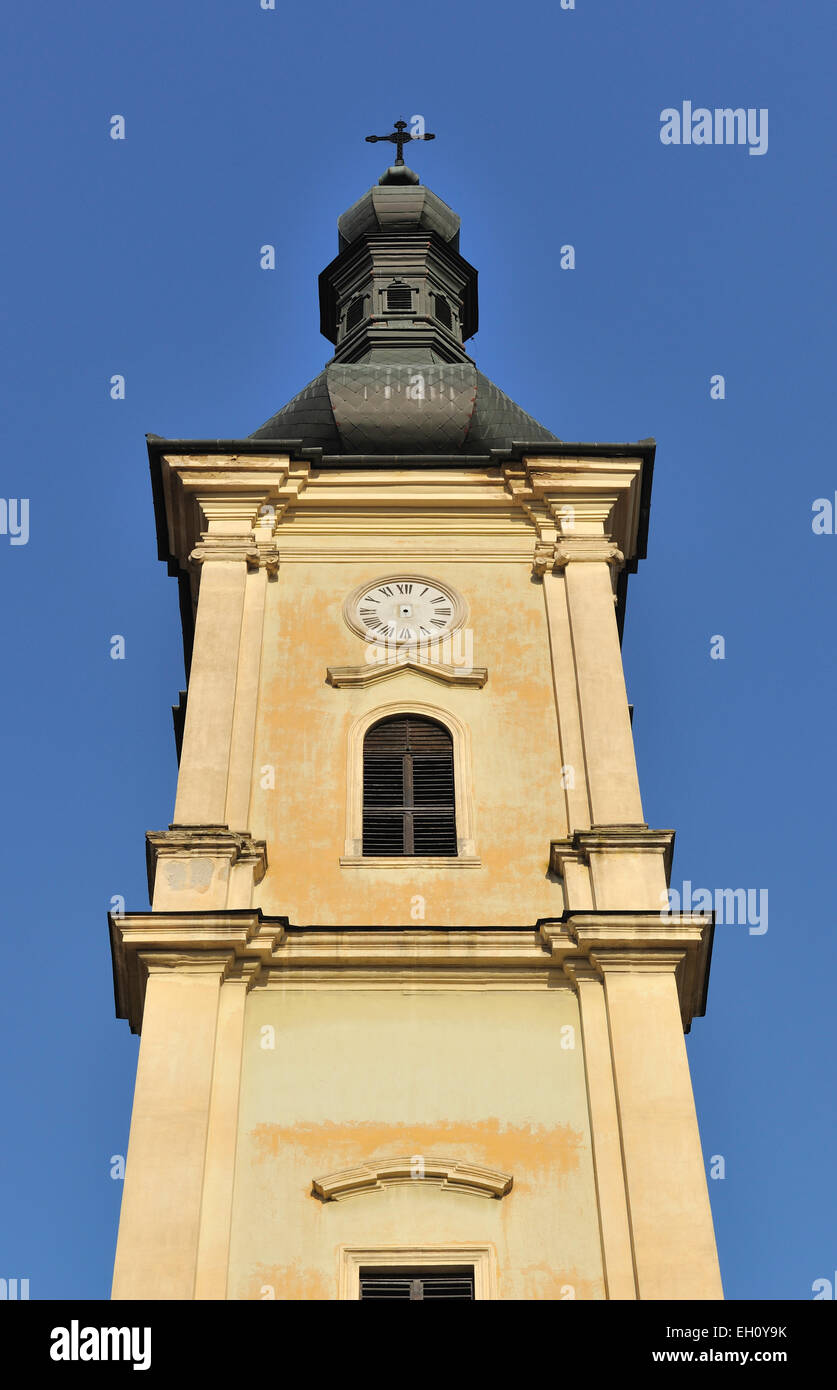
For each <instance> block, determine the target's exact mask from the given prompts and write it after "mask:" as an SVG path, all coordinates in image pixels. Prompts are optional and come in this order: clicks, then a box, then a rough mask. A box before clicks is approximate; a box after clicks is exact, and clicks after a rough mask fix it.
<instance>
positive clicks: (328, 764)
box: [249, 537, 580, 926]
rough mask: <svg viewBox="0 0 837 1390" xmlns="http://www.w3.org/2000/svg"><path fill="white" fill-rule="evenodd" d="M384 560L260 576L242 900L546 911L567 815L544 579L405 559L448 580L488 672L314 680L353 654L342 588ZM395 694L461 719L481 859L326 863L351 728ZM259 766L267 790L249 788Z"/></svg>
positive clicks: (294, 908)
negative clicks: (263, 870) (351, 685)
mask: <svg viewBox="0 0 837 1390" xmlns="http://www.w3.org/2000/svg"><path fill="white" fill-rule="evenodd" d="M398 553H399V544H398V538H397V537H396V538H393V540H392V554H393V555H395V556H397V555H398ZM397 568H398V561H397V559H396V561H395V563H393V561H392V560H390V561H389V562H376V561H356V560H355V561H345V562H336V561H333V562H329V561H321V560H318V561H317V562H316V563H305V562H302V561H293V562H289V563H287V564H284V565H283V566H282V567H281V568H280V572H279V575H278V577H277V579H276V581H275V582H273V583H271V584H269V585H268V595H267V605H266V613H265V636H264V649H263V657H262V667H261V681H260V694H259V712H258V721H257V734H256V748H255V758H254V776H253V801H252V804H251V814H250V827H249V828H250V829H251V831H252V833H253V834H254V835H255V836H257V837H258V838H264V839H265V840H266V841H267V845H268V858H269V868H268V872H267V875H266V877H265V879H264V881H263V882H262V883H261V885H260V886H259V888H258V889H257V890H256V898H255V902H256V905H257V906H259V907H261V908H262V909H263V910H264V911H265V912H266V913H272V914H283V915H287V916H288V917H289V918H290V920H291V921H292V922H294V923H297V924H308V923H312V924H317V925H324V926H325V925H345V926H354V925H364V924H368V923H375V924H378V925H388V926H400V925H404V924H409V923H410V920H411V918H410V905H411V901H412V899H413V898H414V896H415V895H418V894H420V895H421V896H422V897H424V899H425V902H426V907H425V913H426V916H425V918H424V920H425V921H426V923H427V924H428V925H435V926H461V925H474V926H480V925H492V924H495V925H516V924H520V923H528V922H532V923H534V922H535V921H536V920H537V918H539V917H546V916H550V915H554V914H557V913H560V912H561V911H562V910H563V895H562V889H561V886H560V884H559V883H558V882H557V881H555V880H553V879H550V878H548V877H547V870H548V861H549V842H550V839H551V838H552V837H558V836H562V835H564V834H566V812H565V805H564V795H563V793H562V792H561V790H560V773H561V758H560V752H559V743H558V732H557V721H556V714H555V704H554V695H553V686H552V673H551V667H550V657H549V640H548V635H547V628H546V617H545V610H544V601H543V591H542V586H541V584H540V583H537V582H533V580H532V572H531V563H530V562H525V561H521V562H517V563H514V562H507V563H503V562H493V563H492V562H484V561H474V560H472V559H469V560H467V561H466V560H463V561H459V562H457V561H454V560H445V561H438V560H426V561H421V562H418V561H416V560H415V559H410V560H407V561H405V562H404V564H403V569H404V570H405V571H406V572H419V573H424V574H427V575H428V576H430V577H432V578H436V579H439V580H442V581H446V582H448V583H449V584H452V585H454V586H455V587H456V588H457V589H459V591H460V592H461V593H462V594H463V596H464V597H465V599H466V602H467V604H468V606H469V609H470V618H469V622H468V626H469V627H470V628H471V630H472V632H473V634H474V636H473V642H474V656H473V660H474V664H475V665H477V666H485V667H487V668H488V683H487V685H485V687H484V688H483V689H481V690H480V689H467V688H461V687H453V688H449V687H447V686H444V685H442V684H440V683H439V682H437V681H434V680H431V679H429V678H427V677H425V676H423V675H418V674H414V673H412V672H400V673H399V674H398V675H396V676H395V677H393V678H392V679H391V680H386V681H382V682H380V683H379V684H376V685H374V686H372V687H368V688H366V689H360V690H350V689H335V688H333V687H331V686H329V685H327V684H326V679H325V677H326V668H327V667H328V666H355V665H360V664H362V663H364V658H365V643H364V642H363V641H362V639H361V638H359V637H357V636H356V635H355V634H354V633H353V632H352V631H351V630H350V629H349V628H348V627H347V626H346V624H345V623H344V621H343V618H342V612H341V609H342V603H343V599H344V597H345V595H346V594H347V593H348V592H349V591H350V590H351V589H352V588H353V587H354V586H355V585H357V584H361V583H364V582H368V583H369V584H370V585H371V584H373V583H374V582H376V581H377V580H378V579H379V578H380V577H381V576H383V575H386V574H392V573H393V572H394V571H395V570H396V569H397ZM409 700H416V701H419V702H422V703H425V704H434V705H437V706H439V707H441V708H442V709H446V710H449V711H451V712H452V713H453V714H455V715H457V716H458V717H459V719H460V720H461V721H462V722H463V723H465V724H466V725H467V726H468V727H469V729H470V733H471V754H472V770H473V799H474V809H475V837H474V838H475V847H476V853H477V855H478V856H479V858H480V859H481V861H482V867H480V868H476V869H461V870H460V869H450V868H440V869H420V870H419V869H410V868H409V867H408V866H407V865H404V866H399V867H398V868H396V869H391V870H384V869H374V870H372V869H370V870H366V869H357V868H351V869H350V868H341V866H340V864H339V860H340V856H341V855H342V854H343V853H344V848H345V839H346V833H347V828H346V779H347V744H348V733H349V729H350V727H351V725H352V723H353V722H354V720H355V719H357V718H358V717H360V716H361V715H364V714H366V713H367V712H368V711H370V710H374V709H377V708H378V707H381V706H385V705H387V704H388V703H390V702H393V701H409ZM268 765H269V766H271V767H273V768H274V769H275V789H273V790H270V789H264V788H262V787H261V785H260V781H261V780H262V777H263V774H262V769H263V768H264V767H266V766H268ZM577 775H580V770H577ZM413 920H416V919H415V918H414V919H413Z"/></svg>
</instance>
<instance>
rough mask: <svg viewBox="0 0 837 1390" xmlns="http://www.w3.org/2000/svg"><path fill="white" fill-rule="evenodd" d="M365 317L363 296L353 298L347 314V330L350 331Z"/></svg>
mask: <svg viewBox="0 0 837 1390" xmlns="http://www.w3.org/2000/svg"><path fill="white" fill-rule="evenodd" d="M362 318H363V296H362V295H361V296H359V297H358V298H357V299H353V300H352V302H351V304H350V305H349V309H348V312H347V314H346V332H347V333H350V332H351V330H352V329H353V328H356V327H357V325H358V324H359V323H360V321H361V319H362Z"/></svg>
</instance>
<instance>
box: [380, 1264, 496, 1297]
mask: <svg viewBox="0 0 837 1390" xmlns="http://www.w3.org/2000/svg"><path fill="white" fill-rule="evenodd" d="M360 1296H361V1298H362V1299H369V1298H376V1299H378V1298H408V1299H411V1300H413V1301H415V1300H417V1299H425V1298H460V1299H461V1298H465V1299H470V1300H472V1301H473V1297H474V1276H473V1274H421V1273H419V1272H418V1271H417V1272H416V1273H415V1274H413V1273H412V1272H407V1273H401V1272H400V1271H398V1272H397V1273H395V1272H394V1273H390V1272H389V1271H383V1270H382V1271H381V1272H380V1273H377V1272H375V1273H372V1272H368V1273H365V1274H364V1273H362V1274H361V1276H360Z"/></svg>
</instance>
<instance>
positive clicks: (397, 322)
mask: <svg viewBox="0 0 837 1390" xmlns="http://www.w3.org/2000/svg"><path fill="white" fill-rule="evenodd" d="M398 134H399V128H398V126H397V127H396V132H395V133H394V134H393V136H392V137H378V138H387V139H389V138H392V142H393V143H394V144H396V145H397V152H398V160H397V161H396V163H395V164H393V165H392V166H391V167H390V168H389V169H388V170H387V171H386V172H385V173H384V174H383V175H382V177H381V179H380V180H379V182H378V184H377V185H376V186H375V187H373V188H372V189H370V190H369V191H368V192H367V193H366V194H364V196H363V197H362V198H361V199H360V200H359V201H358V202H357V203H355V205H354V206H353V207H351V208H350V209H349V210H348V211H347V212H345V213H344V214H343V215H342V216H341V217H340V218H339V221H338V230H339V246H338V254H337V256H336V258H335V259H334V260H333V261H332V262H331V264H330V265H329V266H328V267H327V268H326V269H325V270H324V271H323V273H322V275H321V277H320V313H321V326H322V331H323V333H324V335H325V336H326V337H327V338H328V339H329V340H330V341H331V342H332V343H333V345H334V356H333V358H332V359H331V361H330V362H329V363H328V364H327V366H326V367H325V368H324V370H323V371H322V372H321V373H320V374H319V375H318V376H317V377H316V378H315V379H314V380H313V381H312V382H310V384H309V385H308V386H306V387H305V388H304V389H303V390H302V391H301V392H300V393H299V394H298V395H297V396H295V397H294V398H293V400H291V401H290V402H289V403H288V404H287V405H285V406H283V407H282V409H280V410H279V411H278V412H277V413H276V414H274V415H273V416H272V417H271V419H270V420H268V422H267V423H266V424H264V425H262V426H261V428H259V429H257V430H255V432H254V433H253V434H251V435H250V436H248V437H247V438H246V439H237V440H220V441H219V440H213V441H208V440H166V439H161V438H159V437H157V436H149V441H148V448H149V456H150V462H151V473H152V482H153V489H154V502H155V511H156V517H157V530H158V539H159V546H160V557H161V559H163V560H166V561H167V562H168V566H169V572H170V573H171V574H172V575H174V576H176V578H177V580H178V585H179V590H180V605H181V614H182V620H183V629H184V645H185V651H186V664H187V683H188V689H187V693H186V695H185V696H184V697H182V698H181V703H180V705H179V706H178V707H177V709H176V710H175V711H174V715H175V733H176V740H177V746H178V755H179V776H178V786H177V797H176V804H175V807H174V813H173V816H172V822H171V824H170V825H169V827H168V829H166V830H158V831H152V832H150V833H149V834H148V836H147V859H148V878H149V893H150V898H151V910H150V911H137V912H128V913H125V914H122V915H120V916H116V917H113V918H112V919H111V922H110V929H111V945H112V953H113V964H114V979H115V992H116V1003H117V1014H118V1016H119V1017H120V1018H124V1019H127V1020H128V1021H129V1023H130V1026H131V1028H132V1030H133V1031H134V1032H137V1033H141V1034H142V1040H141V1045H140V1054H139V1063H138V1071H137V1082H136V1091H135V1097H134V1106H133V1114H132V1121H131V1134H130V1143H129V1149H128V1159H127V1167H126V1176H125V1186H124V1194H123V1203H122V1213H121V1220H120V1227H119V1239H118V1247H117V1253H116V1268H115V1274H114V1284H113V1296H114V1298H119V1299H131V1298H154V1299H270V1298H276V1299H284V1300H333V1299H350V1300H356V1299H372V1298H374V1299H381V1298H411V1299H412V1298H459V1299H502V1300H515V1299H525V1300H532V1299H544V1300H565V1299H594V1300H595V1299H672V1298H673V1299H692V1298H698V1299H717V1298H721V1297H723V1294H722V1290H721V1283H720V1275H719V1271H718V1261H717V1255H716V1250H715V1241H714V1234H713V1228H712V1218H711V1212H710V1207H709V1198H708V1192H707V1184H706V1178H705V1174H704V1165H703V1158H702V1154H701V1146H700V1138H699V1133H698V1126H697V1119H696V1115H695V1106H694V1100H693V1096H692V1088H691V1081H690V1076H689V1068H688V1062H687V1057H686V1049H685V1045H684V1040H683V1034H684V1031H688V1029H689V1027H690V1025H691V1021H692V1018H693V1017H694V1016H695V1015H701V1014H702V1013H703V1011H704V1006H705V999H706V989H707V979H708V970H709V957H710V950H711V940H712V919H711V915H706V914H699V913H690V914H672V913H669V912H668V909H667V893H666V890H667V886H668V879H669V874H670V868H671V856H672V848H673V841H674V832H673V831H671V830H658V829H653V828H651V827H649V826H648V825H647V824H646V823H645V820H644V817H643V810H642V804H641V800H640V792H639V783H638V777H637V768H636V760H635V756H634V747H633V740H632V734H631V720H630V710H629V706H628V701H627V695H626V690H625V681H624V676H623V671H622V661H621V654H620V633H621V625H622V620H623V617H624V610H625V603H626V597H627V576H628V574H629V573H630V572H631V571H633V570H635V569H636V566H637V562H638V561H639V559H641V558H642V557H643V555H644V553H645V545H646V535H647V529H648V515H649V503H650V493H651V474H652V468H653V463H654V451H655V446H654V443H653V441H652V440H643V441H641V442H640V443H637V444H583V443H566V442H564V441H562V440H560V439H558V438H557V437H556V436H555V435H553V434H552V433H551V432H550V431H549V430H547V429H546V428H544V427H543V426H542V425H540V424H538V423H537V421H535V420H534V419H532V417H531V416H529V415H527V414H526V413H525V411H523V410H522V409H521V407H520V406H518V405H517V404H516V403H515V402H514V401H512V400H511V399H510V398H509V397H508V396H506V395H505V394H504V393H503V392H502V391H501V390H500V389H499V388H498V387H497V386H495V385H494V384H493V383H492V382H491V381H489V380H488V378H487V377H485V376H484V375H483V374H482V373H481V372H480V371H479V370H478V368H477V367H476V365H475V363H474V362H473V360H472V358H471V357H470V356H469V355H468V353H467V351H466V346H465V345H466V343H467V341H468V339H469V337H470V336H471V335H472V334H473V333H474V331H475V330H476V325H477V273H476V271H475V270H474V269H473V267H472V266H470V265H469V264H468V262H467V261H466V260H464V258H463V257H462V255H461V254H460V250H459V234H460V229H459V218H458V217H457V215H456V214H455V213H454V212H453V211H452V210H451V209H450V208H449V207H448V206H447V205H446V204H445V203H444V202H443V201H442V200H441V199H440V198H438V197H437V196H436V195H435V194H434V193H432V192H431V191H430V190H429V189H428V188H425V187H423V186H422V185H421V184H420V183H419V181H418V176H417V175H416V174H414V173H413V172H412V171H411V170H409V169H408V168H407V167H406V165H405V164H404V163H403V153H402V146H403V144H404V143H405V139H406V137H404V135H403V131H402V132H401V142H400V143H397V136H398Z"/></svg>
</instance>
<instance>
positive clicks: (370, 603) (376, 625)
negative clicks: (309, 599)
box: [346, 575, 463, 643]
mask: <svg viewBox="0 0 837 1390" xmlns="http://www.w3.org/2000/svg"><path fill="white" fill-rule="evenodd" d="M462 609H463V605H462V602H461V600H459V599H458V598H457V597H456V596H455V595H454V594H453V593H452V592H450V591H449V590H448V589H447V587H443V586H442V585H441V584H436V583H434V582H433V580H432V579H422V578H416V576H415V575H404V576H398V577H396V578H387V579H382V580H381V581H380V582H379V583H377V584H370V585H369V586H368V587H365V588H363V589H356V590H355V591H354V593H353V594H352V595H351V597H350V600H349V602H348V604H347V609H346V617H347V618H348V619H349V621H350V623H351V626H352V627H353V628H354V629H355V631H356V632H359V633H361V634H362V635H363V636H364V637H366V638H368V639H369V640H370V641H373V642H408V643H413V642H431V641H433V640H434V638H439V637H445V636H446V635H447V634H448V633H449V632H450V631H451V629H452V628H453V627H455V626H456V625H457V624H458V622H459V621H460V619H461V615H462Z"/></svg>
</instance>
